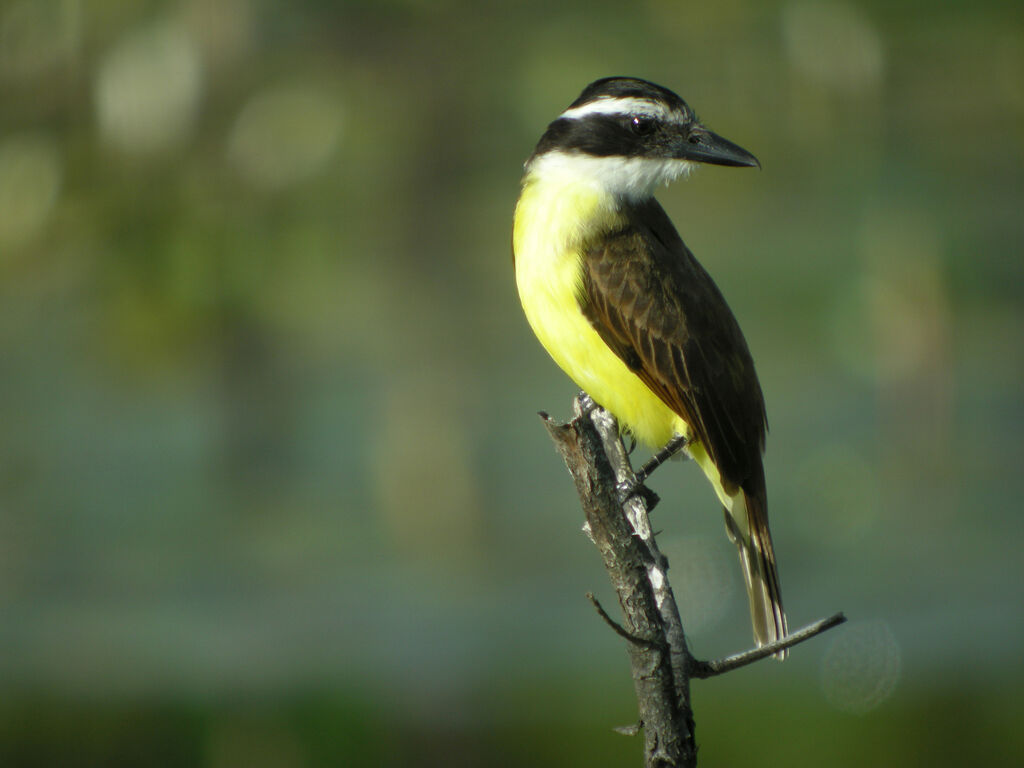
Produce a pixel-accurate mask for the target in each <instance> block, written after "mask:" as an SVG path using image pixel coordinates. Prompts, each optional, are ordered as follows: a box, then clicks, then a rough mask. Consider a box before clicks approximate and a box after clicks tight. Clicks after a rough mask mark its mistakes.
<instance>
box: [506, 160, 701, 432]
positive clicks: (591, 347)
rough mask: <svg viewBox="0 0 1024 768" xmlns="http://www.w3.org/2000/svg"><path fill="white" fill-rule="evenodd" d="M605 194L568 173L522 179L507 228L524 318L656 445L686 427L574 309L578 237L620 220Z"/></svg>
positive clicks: (580, 380)
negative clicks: (568, 176) (509, 228)
mask: <svg viewBox="0 0 1024 768" xmlns="http://www.w3.org/2000/svg"><path fill="white" fill-rule="evenodd" d="M622 223H623V221H622V216H621V214H620V213H619V212H618V209H617V207H616V205H615V203H614V200H613V199H611V198H610V197H609V196H607V195H605V194H602V193H601V191H600V190H599V189H597V188H594V187H593V186H591V185H588V184H581V183H578V182H576V183H574V182H573V181H571V180H537V179H535V178H530V177H529V176H528V177H527V179H526V182H525V183H524V185H523V191H522V194H521V195H520V197H519V202H518V204H517V205H516V214H515V225H514V229H513V235H512V243H513V249H514V252H515V266H516V283H517V285H518V287H519V298H520V301H521V302H522V305H523V310H524V311H525V313H526V319H527V320H528V321H529V323H530V326H531V327H532V328H533V331H534V333H535V334H536V335H537V338H538V339H539V340H540V343H541V344H542V345H543V346H544V348H545V349H546V350H547V351H548V354H550V355H551V357H552V358H553V359H554V361H555V362H556V363H557V364H558V365H559V367H561V369H562V370H563V371H565V372H566V373H567V374H568V375H569V377H570V378H572V380H573V381H575V382H576V384H577V385H578V386H579V387H580V388H581V389H583V390H584V391H585V392H587V393H588V394H589V395H590V396H591V397H593V398H594V400H595V401H596V402H597V403H599V404H600V405H601V406H603V407H604V408H606V409H608V410H609V411H611V412H612V413H613V414H614V415H615V417H616V418H617V419H618V420H619V423H620V424H622V425H624V426H625V427H627V428H628V429H629V430H630V431H631V432H632V433H633V434H634V435H635V436H636V437H637V439H638V440H641V441H642V442H644V443H647V444H648V445H650V446H661V445H663V444H664V443H666V442H668V440H669V439H670V438H671V437H672V436H673V435H675V434H684V435H687V436H688V435H689V432H690V430H689V428H688V426H687V425H686V423H685V422H684V421H683V420H682V419H680V418H679V417H678V416H677V415H676V414H675V413H674V412H672V410H670V409H669V408H668V406H666V405H665V404H664V403H663V402H662V401H661V399H660V398H658V396H657V395H655V394H654V393H653V392H651V390H650V389H648V387H647V385H646V384H644V383H643V382H642V381H641V380H640V378H639V377H637V376H636V374H634V373H633V372H632V371H631V370H629V368H628V367H627V366H626V364H625V363H623V362H622V360H621V359H619V357H618V356H617V355H616V354H615V353H614V352H612V350H611V349H609V347H608V346H607V345H606V344H605V343H604V341H602V339H601V337H600V336H599V335H598V333H597V332H596V331H595V330H594V328H593V327H592V326H591V325H590V321H589V320H587V318H586V317H585V316H584V314H583V312H582V310H581V309H580V303H579V297H580V296H581V294H582V290H583V288H582V274H583V273H582V265H583V255H582V248H583V244H584V243H585V242H586V241H587V240H588V239H592V238H594V237H595V236H598V235H600V233H601V232H607V231H610V230H611V229H613V228H615V227H617V226H621V225H622Z"/></svg>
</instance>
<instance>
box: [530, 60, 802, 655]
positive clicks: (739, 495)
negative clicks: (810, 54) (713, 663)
mask: <svg viewBox="0 0 1024 768" xmlns="http://www.w3.org/2000/svg"><path fill="white" fill-rule="evenodd" d="M696 163H711V164H713V165H730V166H759V163H758V161H757V159H756V158H755V157H754V156H753V155H751V154H750V153H749V152H747V151H746V150H745V149H742V148H740V147H738V146H736V145H735V144H733V143H731V142H729V141H726V140H725V139H723V138H722V137H721V136H718V135H717V134H714V133H712V132H711V131H709V130H708V129H707V128H705V127H704V126H703V125H702V124H701V123H700V122H699V121H698V120H697V118H696V116H695V115H694V113H693V110H691V109H690V107H689V106H687V104H686V102H684V101H683V100H682V99H681V98H679V96H677V95H676V94H675V93H673V92H672V91H669V90H667V89H665V88H662V87H661V86H658V85H655V84H653V83H649V82H647V81H645V80H638V79H634V78H626V77H610V78H605V79H603V80H598V81H596V82H594V83H591V84H590V85H588V86H587V87H586V88H585V89H584V91H583V93H582V94H580V97H579V98H578V99H576V101H574V102H573V103H572V104H570V105H569V107H568V109H566V110H565V111H564V112H562V114H561V115H559V116H558V118H557V119H556V120H555V121H554V122H552V123H551V124H550V125H548V127H547V130H546V131H545V132H544V135H543V136H541V139H540V141H539V142H538V144H537V147H536V149H535V150H534V151H533V154H532V155H531V156H530V158H529V160H527V162H526V165H525V173H524V175H523V182H522V191H521V193H520V195H519V201H518V203H517V204H516V212H515V224H514V228H513V255H514V259H515V270H516V282H517V284H518V287H519V297H520V300H521V301H522V304H523V310H524V311H525V312H526V317H527V320H528V321H529V323H530V325H531V326H532V328H533V331H534V333H536V334H537V338H538V339H539V340H540V342H541V344H543V345H544V348H545V349H546V350H547V351H548V353H549V354H550V355H551V357H552V358H554V360H555V362H556V363H558V365H559V366H560V367H561V368H562V370H564V371H565V372H566V373H567V374H568V375H569V376H570V378H572V379H573V381H575V382H576V384H577V385H579V386H580V387H581V388H582V389H583V390H584V391H585V392H587V394H589V395H590V396H591V397H592V398H593V399H594V401H596V402H597V403H598V404H599V405H601V406H602V407H604V408H605V409H607V410H608V411H610V412H611V413H612V414H613V415H614V416H615V417H616V418H617V419H618V421H619V424H620V425H621V426H622V427H624V428H625V429H627V430H628V431H629V432H631V433H632V434H633V435H634V436H635V437H636V438H637V439H638V440H640V441H641V442H643V443H646V444H648V445H649V446H652V447H659V446H662V445H665V444H667V443H669V442H670V441H675V442H676V443H678V444H682V443H683V440H684V439H685V450H686V451H687V453H688V454H689V455H690V457H691V458H693V460H694V461H695V462H696V463H697V464H698V465H699V466H700V468H701V469H702V470H703V471H704V474H705V475H706V476H707V478H708V480H710V481H711V484H712V485H713V486H714V489H715V491H716V492H717V494H718V498H719V499H720V500H721V502H722V505H723V506H724V508H725V521H726V530H727V532H728V534H729V537H730V538H731V539H732V540H733V541H734V542H735V544H736V546H737V549H738V550H739V554H740V562H741V563H742V566H743V578H744V581H745V582H746V587H747V594H748V595H749V598H750V615H751V620H752V622H753V626H754V638H755V640H756V641H757V643H758V645H764V644H765V643H769V642H772V641H774V640H779V639H781V638H783V637H784V636H785V635H786V615H785V613H783V610H782V598H781V596H780V594H779V578H778V573H777V571H776V568H775V552H774V549H773V547H772V537H771V533H770V532H769V530H768V508H767V492H766V489H765V479H764V468H763V465H762V461H761V455H762V453H763V451H764V443H765V433H766V432H767V423H766V419H765V407H764V398H763V396H762V394H761V385H760V384H759V383H758V380H757V374H756V373H755V371H754V361H753V360H752V359H751V356H750V351H749V349H748V348H747V342H746V340H745V339H744V338H743V333H742V332H741V331H740V327H739V324H738V323H737V322H736V318H735V317H733V314H732V312H731V311H730V309H729V306H728V305H727V304H726V303H725V299H724V298H722V294H721V293H720V292H719V290H718V287H717V286H716V285H715V283H714V282H713V281H712V280H711V277H710V276H709V275H708V273H707V272H706V271H704V268H703V267H701V265H700V264H699V263H698V262H697V260H696V259H695V258H694V256H693V254H692V253H690V250H689V249H688V248H687V247H686V245H685V244H684V243H683V241H682V239H680V237H679V234H678V233H677V232H676V230H675V227H673V226H672V222H671V221H670V220H669V218H668V216H667V215H666V213H665V211H664V210H663V209H662V207H661V206H660V205H659V204H658V202H657V201H656V200H655V199H654V191H655V188H656V187H658V186H659V185H661V184H667V183H668V182H671V181H674V180H675V179H677V178H679V177H680V176H683V175H684V174H686V173H687V172H688V171H689V170H690V169H691V168H693V167H694V164H696ZM778 655H779V657H780V658H781V657H782V656H783V655H784V653H780V654H778Z"/></svg>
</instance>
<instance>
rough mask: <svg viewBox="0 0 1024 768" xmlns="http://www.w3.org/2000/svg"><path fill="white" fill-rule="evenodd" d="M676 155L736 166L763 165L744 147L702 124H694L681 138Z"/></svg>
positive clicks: (701, 161)
mask: <svg viewBox="0 0 1024 768" xmlns="http://www.w3.org/2000/svg"><path fill="white" fill-rule="evenodd" d="M675 156H676V157H678V158H680V159H682V160H692V161H694V162H697V163H709V164H711V165H731V166H734V167H743V168H753V167H755V166H756V167H757V168H760V167H761V163H759V162H758V161H757V158H756V157H754V156H753V155H752V154H750V153H749V152H747V150H745V149H744V148H743V147H740V146H738V145H736V144H733V143H732V142H731V141H729V140H728V139H723V138H722V137H721V136H719V135H718V134H717V133H712V132H711V131H709V130H707V129H706V128H704V127H703V126H701V125H694V126H693V127H691V128H690V132H689V134H688V135H686V136H682V137H680V139H679V143H678V144H677V145H676V151H675Z"/></svg>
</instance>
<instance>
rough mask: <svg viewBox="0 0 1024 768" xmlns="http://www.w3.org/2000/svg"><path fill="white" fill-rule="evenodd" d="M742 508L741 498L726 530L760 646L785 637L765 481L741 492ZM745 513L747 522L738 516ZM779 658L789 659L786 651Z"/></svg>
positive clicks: (784, 620)
mask: <svg viewBox="0 0 1024 768" xmlns="http://www.w3.org/2000/svg"><path fill="white" fill-rule="evenodd" d="M741 493H742V496H743V501H744V504H743V508H741V507H740V505H739V503H738V502H739V499H738V498H737V499H736V501H737V503H736V504H735V505H734V507H733V512H732V513H731V514H730V512H729V511H728V510H726V511H725V528H726V531H728V533H729V538H730V539H732V541H733V543H734V544H735V545H736V548H737V550H739V554H740V564H741V565H742V566H743V581H744V582H746V585H747V596H748V597H749V599H750V619H751V621H752V622H753V625H754V639H755V640H756V641H757V644H758V646H761V645H765V644H766V643H771V642H774V641H775V640H781V639H782V638H783V637H785V636H786V632H787V629H786V614H785V612H784V611H783V610H782V593H781V592H780V590H779V574H778V571H777V570H776V567H775V549H774V547H772V534H771V531H769V530H768V505H767V500H766V497H767V494H766V492H765V490H764V481H763V480H762V481H761V482H760V483H757V484H753V483H752V484H751V485H750V487H748V488H744V489H743V491H742V492H741ZM744 513H745V517H746V519H745V520H743V519H741V520H737V519H736V517H738V516H739V515H743V514H744ZM775 657H776V658H777V659H780V660H781V659H784V658H786V651H780V652H779V653H777V654H775Z"/></svg>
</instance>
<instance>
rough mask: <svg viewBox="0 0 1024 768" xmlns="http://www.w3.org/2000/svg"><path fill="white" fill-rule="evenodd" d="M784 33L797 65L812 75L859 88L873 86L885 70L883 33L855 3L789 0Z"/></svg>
mask: <svg viewBox="0 0 1024 768" xmlns="http://www.w3.org/2000/svg"><path fill="white" fill-rule="evenodd" d="M782 34H783V40H784V42H785V45H786V53H787V54H788V55H789V59H790V61H791V63H792V64H793V66H794V68H796V69H797V70H798V71H799V72H800V73H801V74H802V75H804V76H805V77H807V78H808V79H810V80H815V81H818V82H821V83H824V84H826V85H829V86H833V87H837V88H850V89H856V88H865V87H869V86H871V85H873V84H874V83H876V82H877V81H878V79H879V77H880V76H881V74H882V67H883V65H884V56H883V52H882V40H881V37H880V36H879V34H878V32H877V31H876V30H875V28H874V26H872V24H871V22H870V21H868V20H867V19H866V18H865V17H864V15H863V14H862V13H861V12H860V11H859V10H858V9H857V8H856V7H854V6H852V5H849V4H847V3H840V2H826V3H812V2H795V3H790V4H789V5H788V6H786V8H785V10H784V11H783V16H782Z"/></svg>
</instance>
